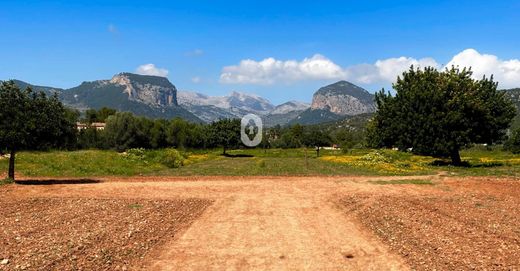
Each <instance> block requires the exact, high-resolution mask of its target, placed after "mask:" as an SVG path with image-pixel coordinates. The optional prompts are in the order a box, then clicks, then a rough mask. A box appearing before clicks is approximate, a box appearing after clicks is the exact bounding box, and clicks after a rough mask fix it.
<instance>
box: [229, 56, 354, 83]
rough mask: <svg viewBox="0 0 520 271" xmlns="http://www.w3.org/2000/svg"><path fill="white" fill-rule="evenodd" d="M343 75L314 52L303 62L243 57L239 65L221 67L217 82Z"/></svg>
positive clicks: (271, 80) (285, 79) (273, 80)
mask: <svg viewBox="0 0 520 271" xmlns="http://www.w3.org/2000/svg"><path fill="white" fill-rule="evenodd" d="M344 76H345V73H344V71H343V69H342V68H341V67H340V66H338V65H337V64H335V63H334V62H332V61H331V60H330V59H328V58H326V57H324V56H322V55H319V54H316V55H314V56H313V57H311V58H305V59H303V60H302V61H296V60H287V61H281V60H276V59H274V58H272V57H270V58H266V59H264V60H261V61H254V60H251V59H246V60H242V61H240V64H239V65H235V66H227V67H224V68H223V69H222V73H221V75H220V82H222V83H228V84H273V83H276V82H293V81H301V80H321V79H339V78H342V77H344Z"/></svg>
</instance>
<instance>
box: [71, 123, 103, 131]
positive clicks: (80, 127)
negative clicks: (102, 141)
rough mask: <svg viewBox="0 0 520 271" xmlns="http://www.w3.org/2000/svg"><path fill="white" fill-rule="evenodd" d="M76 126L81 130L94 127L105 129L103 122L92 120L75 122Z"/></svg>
mask: <svg viewBox="0 0 520 271" xmlns="http://www.w3.org/2000/svg"><path fill="white" fill-rule="evenodd" d="M76 128H77V129H78V130H83V129H87V128H95V129H96V130H105V123H104V122H93V123H90V124H88V123H81V122H76Z"/></svg>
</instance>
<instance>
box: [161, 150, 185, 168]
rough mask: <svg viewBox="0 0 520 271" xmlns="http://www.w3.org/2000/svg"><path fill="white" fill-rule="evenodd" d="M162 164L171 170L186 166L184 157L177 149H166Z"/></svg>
mask: <svg viewBox="0 0 520 271" xmlns="http://www.w3.org/2000/svg"><path fill="white" fill-rule="evenodd" d="M161 163H162V164H163V165H165V166H167V167H169V168H178V167H181V166H182V165H183V164H184V157H183V156H182V154H181V153H180V152H179V151H177V150H176V149H165V150H164V154H163V157H162V161H161Z"/></svg>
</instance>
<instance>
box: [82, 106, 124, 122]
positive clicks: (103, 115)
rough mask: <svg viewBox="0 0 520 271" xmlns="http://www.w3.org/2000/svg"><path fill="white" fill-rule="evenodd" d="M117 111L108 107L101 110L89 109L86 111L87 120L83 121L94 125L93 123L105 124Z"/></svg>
mask: <svg viewBox="0 0 520 271" xmlns="http://www.w3.org/2000/svg"><path fill="white" fill-rule="evenodd" d="M116 112H117V111H116V110H115V109H112V108H108V107H102V108H101V109H99V110H96V109H93V108H91V109H87V110H86V111H85V119H84V120H82V121H84V122H86V123H88V124H92V123H93V122H105V121H106V119H107V118H108V117H110V116H112V115H115V114H116Z"/></svg>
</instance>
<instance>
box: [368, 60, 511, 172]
mask: <svg viewBox="0 0 520 271" xmlns="http://www.w3.org/2000/svg"><path fill="white" fill-rule="evenodd" d="M393 88H394V90H395V91H396V94H395V96H393V95H391V94H390V93H385V92H384V90H382V91H381V92H379V93H377V94H376V104H377V107H378V111H377V113H376V115H375V117H374V119H373V120H372V122H371V123H370V124H369V129H368V136H369V143H370V145H372V146H374V147H398V148H399V149H401V150H406V149H410V148H411V149H412V150H413V152H414V153H418V154H425V155H432V156H436V157H446V158H448V157H449V158H451V160H452V163H453V164H460V163H461V159H460V154H459V151H460V149H461V148H462V147H464V146H467V145H469V144H472V143H488V144H491V143H493V142H496V141H497V140H500V139H501V138H502V137H503V136H504V134H505V131H506V129H507V128H508V127H509V125H510V122H511V120H512V119H513V117H514V115H515V108H514V107H513V104H512V103H511V101H510V100H509V99H507V98H506V97H505V96H504V93H503V92H501V91H498V90H497V83H496V82H494V81H493V77H491V78H486V77H484V78H482V79H481V80H474V79H472V72H471V70H470V69H462V70H461V69H458V68H454V67H452V68H451V69H446V70H445V71H438V70H436V69H434V68H431V67H430V68H425V69H424V70H422V69H415V68H414V67H413V66H412V67H411V68H410V70H408V71H407V72H404V73H403V75H402V77H398V78H397V82H396V83H395V84H394V85H393Z"/></svg>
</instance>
